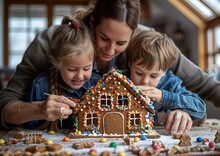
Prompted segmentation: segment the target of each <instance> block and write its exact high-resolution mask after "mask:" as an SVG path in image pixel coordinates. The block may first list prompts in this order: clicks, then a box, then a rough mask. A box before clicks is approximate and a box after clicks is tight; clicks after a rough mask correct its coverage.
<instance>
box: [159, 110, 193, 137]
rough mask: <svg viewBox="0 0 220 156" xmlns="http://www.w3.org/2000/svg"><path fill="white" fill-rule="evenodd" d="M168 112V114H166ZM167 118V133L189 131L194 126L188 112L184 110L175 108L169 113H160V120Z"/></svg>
mask: <svg viewBox="0 0 220 156" xmlns="http://www.w3.org/2000/svg"><path fill="white" fill-rule="evenodd" d="M165 114H166V115H165ZM163 119H165V120H164V121H165V133H167V134H170V133H171V134H174V133H183V132H185V133H188V132H189V131H190V130H191V127H192V124H193V122H192V119H191V117H190V116H189V114H188V113H186V112H184V111H182V110H174V111H171V112H169V113H168V114H167V113H158V121H159V122H162V120H163Z"/></svg>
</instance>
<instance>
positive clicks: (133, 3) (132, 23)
mask: <svg viewBox="0 0 220 156" xmlns="http://www.w3.org/2000/svg"><path fill="white" fill-rule="evenodd" d="M91 15H92V16H93V18H94V26H95V27H96V26H97V25H98V24H100V23H101V22H102V20H103V19H106V18H109V19H113V20H116V21H119V22H124V23H127V24H128V26H129V27H130V28H131V29H132V30H133V31H135V29H136V28H137V26H138V23H139V19H140V2H139V0H96V3H95V5H94V6H92V7H91V8H90V9H88V10H87V11H86V12H85V11H84V12H82V11H79V12H78V14H76V16H78V18H82V20H83V22H84V23H85V24H86V25H87V26H88V27H90V16H91ZM124 62H125V59H124V57H123V53H121V54H120V55H119V56H118V61H117V65H118V67H119V68H124ZM119 65H120V66H119Z"/></svg>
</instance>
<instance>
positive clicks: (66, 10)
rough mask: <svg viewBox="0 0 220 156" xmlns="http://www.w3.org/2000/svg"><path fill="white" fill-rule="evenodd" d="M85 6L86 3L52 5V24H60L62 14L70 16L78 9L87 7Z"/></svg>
mask: <svg viewBox="0 0 220 156" xmlns="http://www.w3.org/2000/svg"><path fill="white" fill-rule="evenodd" d="M87 7H88V6H87V5H72V6H70V5H55V6H54V7H53V19H52V21H53V25H59V24H61V22H62V19H63V15H65V16H66V15H67V16H70V17H72V16H73V15H74V13H75V12H76V11H77V10H78V9H87Z"/></svg>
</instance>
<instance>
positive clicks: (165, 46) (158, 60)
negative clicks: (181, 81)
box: [127, 30, 177, 71]
mask: <svg viewBox="0 0 220 156" xmlns="http://www.w3.org/2000/svg"><path fill="white" fill-rule="evenodd" d="M176 52H177V47H176V45H175V44H174V42H173V41H172V39H171V38H169V37H168V36H167V35H166V34H164V33H160V32H157V31H152V30H148V31H141V32H140V33H138V34H137V35H135V36H134V37H133V38H132V39H131V40H130V43H129V45H128V47H127V55H128V64H129V66H130V65H131V64H132V63H133V62H136V61H140V62H139V65H143V67H146V68H147V69H149V70H150V69H152V68H153V67H154V66H155V65H156V64H158V65H159V70H163V71H166V70H167V69H168V68H169V67H170V65H171V63H172V62H173V61H174V60H175V59H176Z"/></svg>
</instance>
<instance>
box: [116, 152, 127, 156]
mask: <svg viewBox="0 0 220 156" xmlns="http://www.w3.org/2000/svg"><path fill="white" fill-rule="evenodd" d="M118 156H126V154H125V152H118Z"/></svg>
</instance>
